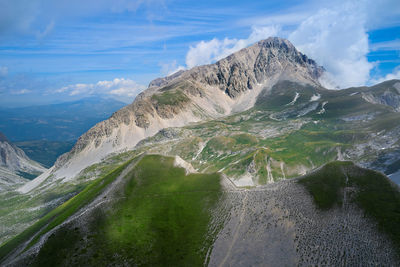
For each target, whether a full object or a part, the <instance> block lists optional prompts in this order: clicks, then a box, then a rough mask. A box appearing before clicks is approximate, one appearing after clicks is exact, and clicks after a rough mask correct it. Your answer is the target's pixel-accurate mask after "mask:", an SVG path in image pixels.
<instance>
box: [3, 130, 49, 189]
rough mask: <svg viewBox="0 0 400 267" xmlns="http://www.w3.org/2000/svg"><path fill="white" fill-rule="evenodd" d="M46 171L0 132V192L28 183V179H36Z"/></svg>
mask: <svg viewBox="0 0 400 267" xmlns="http://www.w3.org/2000/svg"><path fill="white" fill-rule="evenodd" d="M45 170H46V169H45V168H44V167H43V166H42V165H40V164H39V163H37V162H35V161H33V160H31V159H29V158H28V157H27V156H26V154H25V153H24V151H23V150H22V149H20V148H18V147H17V146H15V145H14V144H12V143H11V142H10V141H9V140H8V139H7V137H6V136H5V135H4V134H3V133H1V132H0V191H5V190H7V189H9V187H12V186H14V187H15V185H19V184H22V183H26V182H27V181H28V180H27V179H33V178H35V177H36V176H38V175H39V174H41V173H43V172H44V171H45Z"/></svg>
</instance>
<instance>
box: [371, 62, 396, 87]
mask: <svg viewBox="0 0 400 267" xmlns="http://www.w3.org/2000/svg"><path fill="white" fill-rule="evenodd" d="M393 79H399V80H400V66H398V67H397V68H396V69H395V70H394V71H393V72H392V73H389V74H387V75H386V76H384V77H380V78H377V79H371V84H377V83H381V82H384V81H387V80H393Z"/></svg>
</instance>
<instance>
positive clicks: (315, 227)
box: [209, 179, 400, 266]
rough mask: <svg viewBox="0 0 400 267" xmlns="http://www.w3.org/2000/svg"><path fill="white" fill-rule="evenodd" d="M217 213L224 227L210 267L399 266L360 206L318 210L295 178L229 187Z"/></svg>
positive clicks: (353, 205)
mask: <svg viewBox="0 0 400 267" xmlns="http://www.w3.org/2000/svg"><path fill="white" fill-rule="evenodd" d="M226 184H228V183H226ZM215 214H216V218H215V222H216V221H220V222H221V221H224V227H223V229H222V230H221V231H220V232H219V234H218V235H217V238H216V241H215V243H214V246H213V249H212V252H211V254H210V259H209V266H315V265H318V266H344V265H346V266H355V265H357V266H398V265H399V264H400V262H399V260H398V258H397V255H396V251H395V249H394V248H393V246H392V243H391V241H390V240H389V239H388V238H387V237H386V236H385V235H384V234H382V233H380V232H379V231H378V229H377V226H376V224H375V223H374V222H372V221H371V220H370V219H368V218H365V216H364V213H363V211H362V210H361V209H360V208H358V207H357V206H356V205H355V204H352V203H347V202H345V203H344V205H343V206H342V207H336V208H333V209H330V210H328V211H323V210H319V209H317V207H316V206H315V204H314V203H313V199H312V197H311V196H310V195H309V193H308V192H307V191H306V189H305V188H304V187H303V186H302V185H300V184H298V183H297V182H296V179H293V180H283V181H279V182H276V183H273V184H269V185H266V186H262V187H256V188H254V189H237V190H234V188H233V186H231V188H230V190H227V191H226V197H225V200H224V201H223V203H222V204H221V205H220V207H219V210H218V211H217V212H216V213H215ZM217 214H225V217H224V216H222V215H218V216H219V217H217Z"/></svg>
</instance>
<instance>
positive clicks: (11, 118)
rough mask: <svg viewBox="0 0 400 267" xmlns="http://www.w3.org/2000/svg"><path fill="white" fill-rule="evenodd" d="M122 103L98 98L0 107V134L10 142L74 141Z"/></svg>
mask: <svg viewBox="0 0 400 267" xmlns="http://www.w3.org/2000/svg"><path fill="white" fill-rule="evenodd" d="M123 106H125V103H123V102H120V101H117V100H114V99H104V98H101V97H90V98H84V99H81V100H78V101H73V102H65V103H60V104H51V105H41V106H29V107H20V108H7V109H4V108H0V131H2V132H3V133H4V134H5V135H7V136H8V137H9V138H10V140H12V141H13V142H17V141H30V140H47V141H75V140H76V139H77V138H78V137H79V136H80V135H82V134H83V133H84V132H86V131H87V130H88V129H90V128H91V127H92V126H93V125H95V124H96V123H98V122H99V121H102V120H104V119H106V118H108V117H109V116H110V115H111V114H112V113H113V112H115V111H117V110H118V109H120V108H122V107H123Z"/></svg>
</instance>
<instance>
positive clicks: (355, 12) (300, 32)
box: [186, 0, 399, 88]
mask: <svg viewBox="0 0 400 267" xmlns="http://www.w3.org/2000/svg"><path fill="white" fill-rule="evenodd" d="M381 5H384V6H386V7H388V8H390V7H391V6H396V5H395V1H392V0H383V1H382V2H379V3H376V2H374V1H370V0H362V1H334V2H333V3H331V5H330V6H329V7H325V8H320V9H317V11H316V12H313V13H310V12H309V11H307V12H305V13H303V14H300V13H299V14H297V15H296V16H295V17H292V16H287V15H285V14H281V15H279V16H267V17H265V18H262V17H261V18H255V19H253V20H250V21H247V23H248V22H252V23H256V26H253V28H252V32H251V34H250V35H249V37H248V38H246V39H229V38H225V39H224V40H219V39H216V38H214V39H212V40H210V41H201V42H199V43H197V44H196V45H194V46H190V48H189V51H188V52H187V54H186V66H187V67H188V68H192V67H194V66H197V65H202V64H209V63H212V62H215V61H217V60H219V59H221V58H223V57H226V56H228V55H229V54H231V53H234V52H236V51H238V50H240V49H242V48H244V47H246V46H248V45H250V44H252V43H254V42H256V41H259V40H261V39H265V38H267V37H269V36H281V37H284V38H287V39H289V40H290V41H291V42H292V43H293V44H294V45H295V46H296V48H297V49H299V50H300V51H301V52H302V53H304V54H306V55H307V56H309V57H310V58H312V59H314V60H315V61H316V62H317V63H318V64H319V65H322V66H323V67H324V68H325V69H326V71H327V72H326V73H325V74H324V76H323V77H322V79H321V83H322V84H323V85H324V86H326V87H328V88H346V87H351V86H362V85H369V84H372V83H375V82H376V81H378V80H383V79H386V78H388V77H398V75H399V72H398V70H395V72H394V73H392V74H389V75H387V76H386V77H382V78H381V79H372V78H371V75H370V74H371V70H372V69H373V68H374V66H375V65H377V64H378V62H369V61H368V58H367V55H368V53H369V52H370V50H371V48H370V47H369V40H368V30H369V29H370V28H373V27H376V26H377V25H383V24H384V23H385V21H384V19H382V18H381V19H379V18H380V17H383V16H382V15H383V14H381V13H383V12H384V11H385V10H386V9H383V8H382V7H381ZM398 11H399V8H394V9H393V10H392V9H391V11H390V14H391V16H392V15H394V14H397V13H398ZM396 12H397V13H396ZM289 14H292V13H289ZM271 23H274V25H268V24H271ZM296 23H297V24H296ZM260 24H261V25H260ZM289 26H290V27H289ZM382 47H383V48H387V49H393V48H398V47H399V40H395V41H392V42H387V43H382V44H374V45H373V46H372V49H380V48H382Z"/></svg>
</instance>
